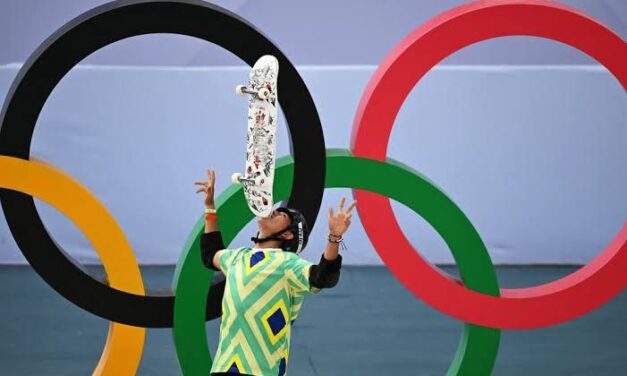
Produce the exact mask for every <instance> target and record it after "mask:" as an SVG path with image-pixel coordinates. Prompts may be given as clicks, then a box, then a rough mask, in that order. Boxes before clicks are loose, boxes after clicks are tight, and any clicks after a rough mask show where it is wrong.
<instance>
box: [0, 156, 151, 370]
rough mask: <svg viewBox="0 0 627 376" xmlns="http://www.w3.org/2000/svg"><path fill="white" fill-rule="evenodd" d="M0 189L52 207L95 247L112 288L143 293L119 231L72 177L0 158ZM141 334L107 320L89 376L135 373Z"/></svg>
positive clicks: (134, 261) (38, 165)
mask: <svg viewBox="0 0 627 376" xmlns="http://www.w3.org/2000/svg"><path fill="white" fill-rule="evenodd" d="M44 182H45V183H44ZM0 188H6V189H11V190H14V191H18V192H22V193H26V194H29V195H31V196H33V197H36V198H38V199H40V200H42V201H45V202H46V203H48V204H50V205H52V206H54V207H55V208H56V209H58V210H59V211H60V212H61V213H63V214H64V215H65V216H67V217H68V218H69V219H70V220H71V221H72V222H73V223H74V224H75V225H76V226H77V227H78V228H79V229H80V230H81V231H82V232H83V234H85V236H86V237H87V239H88V240H89V241H90V243H91V244H92V246H93V247H94V248H95V249H96V252H97V253H98V256H99V257H100V259H101V260H102V264H103V266H104V270H105V272H106V274H107V279H108V281H109V285H110V286H111V287H112V288H115V289H118V290H122V291H125V292H128V293H132V294H136V295H145V292H144V284H143V282H142V277H141V273H140V271H139V265H138V264H137V259H136V258H135V255H134V254H133V250H132V249H131V246H130V244H129V242H128V240H127V239H126V237H125V236H124V233H123V232H122V229H121V228H120V227H119V226H118V224H117V223H116V222H115V219H113V217H112V216H111V214H109V212H108V211H107V209H106V207H105V206H104V205H103V204H102V203H101V202H100V201H99V200H98V199H97V198H96V197H94V195H93V194H92V193H91V192H90V191H89V190H88V189H87V188H85V187H83V186H82V185H81V184H80V183H79V182H78V181H76V180H75V179H74V178H72V177H71V176H69V175H67V174H65V173H64V172H63V171H61V170H59V169H57V168H56V167H53V166H51V165H48V164H45V163H43V162H41V161H36V160H31V161H26V160H23V159H18V158H13V157H7V156H0ZM145 336H146V329H145V328H139V327H134V326H129V325H124V324H118V323H114V322H112V323H111V324H110V325H109V334H108V336H107V342H106V344H105V347H104V350H103V352H102V355H101V357H100V361H99V362H98V365H97V366H96V369H95V370H94V372H93V374H92V375H94V376H120V375H135V373H136V372H137V368H138V367H139V362H140V360H141V357H142V352H143V349H144V339H145Z"/></svg>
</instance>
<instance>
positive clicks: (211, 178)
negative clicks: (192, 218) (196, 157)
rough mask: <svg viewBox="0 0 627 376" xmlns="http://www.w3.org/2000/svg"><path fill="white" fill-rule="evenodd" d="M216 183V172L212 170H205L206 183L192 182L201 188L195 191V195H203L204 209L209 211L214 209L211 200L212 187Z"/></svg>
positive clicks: (214, 205) (213, 203)
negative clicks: (202, 193) (201, 193)
mask: <svg viewBox="0 0 627 376" xmlns="http://www.w3.org/2000/svg"><path fill="white" fill-rule="evenodd" d="M215 182H216V172H215V171H214V170H207V181H197V182H194V184H195V185H201V186H202V187H201V188H199V189H197V190H196V193H200V192H204V193H205V207H207V208H209V209H215V207H216V204H215V202H214V200H213V195H214V187H215Z"/></svg>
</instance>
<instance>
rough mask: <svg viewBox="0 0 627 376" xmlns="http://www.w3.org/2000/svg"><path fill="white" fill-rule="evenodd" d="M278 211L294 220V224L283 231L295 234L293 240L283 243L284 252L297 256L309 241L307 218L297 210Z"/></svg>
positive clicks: (279, 209)
mask: <svg viewBox="0 0 627 376" xmlns="http://www.w3.org/2000/svg"><path fill="white" fill-rule="evenodd" d="M276 210H277V211H279V212H283V213H285V214H287V215H288V216H289V217H290V219H291V220H292V223H291V224H290V225H289V226H288V227H287V228H286V229H285V230H283V231H281V232H285V231H291V232H292V234H294V237H293V238H292V239H290V240H284V241H283V245H282V248H283V250H284V251H287V252H294V253H296V254H299V253H301V252H302V251H303V249H305V246H306V245H307V241H308V240H309V226H307V221H306V220H305V216H304V215H303V213H301V212H300V211H298V210H296V209H290V208H283V207H282V208H278V209H276Z"/></svg>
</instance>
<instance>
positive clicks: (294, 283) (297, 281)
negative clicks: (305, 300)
mask: <svg viewBox="0 0 627 376" xmlns="http://www.w3.org/2000/svg"><path fill="white" fill-rule="evenodd" d="M286 257H287V260H286V263H285V268H286V270H285V274H286V276H287V283H288V286H289V290H290V294H291V295H292V296H294V297H298V296H303V295H306V294H309V293H316V292H318V289H315V288H312V286H311V285H310V283H309V273H310V272H311V266H312V265H313V264H312V263H311V262H309V261H307V260H303V259H302V258H300V257H298V256H297V255H295V254H293V253H286Z"/></svg>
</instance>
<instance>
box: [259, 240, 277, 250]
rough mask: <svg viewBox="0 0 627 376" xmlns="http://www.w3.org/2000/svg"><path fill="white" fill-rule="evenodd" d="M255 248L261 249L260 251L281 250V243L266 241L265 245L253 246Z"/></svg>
mask: <svg viewBox="0 0 627 376" xmlns="http://www.w3.org/2000/svg"><path fill="white" fill-rule="evenodd" d="M253 247H254V248H260V249H265V248H281V242H280V241H278V240H268V241H265V242H263V243H255V244H254V245H253Z"/></svg>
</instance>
